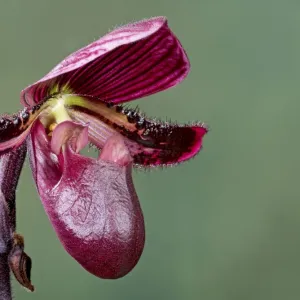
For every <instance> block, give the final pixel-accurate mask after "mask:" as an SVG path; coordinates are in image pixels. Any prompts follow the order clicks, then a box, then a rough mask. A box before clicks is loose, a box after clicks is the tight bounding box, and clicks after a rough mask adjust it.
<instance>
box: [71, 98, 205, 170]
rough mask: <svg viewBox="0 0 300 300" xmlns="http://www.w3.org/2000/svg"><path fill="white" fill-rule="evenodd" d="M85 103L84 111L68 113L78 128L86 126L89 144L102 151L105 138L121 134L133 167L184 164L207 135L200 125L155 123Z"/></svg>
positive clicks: (129, 112)
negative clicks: (78, 124) (132, 161)
mask: <svg viewBox="0 0 300 300" xmlns="http://www.w3.org/2000/svg"><path fill="white" fill-rule="evenodd" d="M85 102H86V106H85V107H79V106H73V107H72V106H70V107H69V108H68V113H69V114H70V116H71V117H72V119H73V120H75V121H76V122H78V123H80V124H83V125H84V124H86V122H88V123H89V140H90V141H91V142H92V143H93V144H95V145H96V146H97V147H98V148H99V149H102V148H103V146H104V145H105V143H106V141H107V140H108V138H110V137H111V136H113V135H115V134H116V133H119V134H121V135H122V136H123V138H124V140H125V143H126V145H127V147H128V148H129V149H130V153H131V156H132V157H133V158H134V163H135V164H137V165H141V166H159V165H173V164H176V163H180V162H183V161H185V160H188V159H190V158H192V157H194V156H195V155H196V154H197V153H198V152H199V151H200V149H201V147H202V139H203V137H204V135H205V134H206V133H207V128H206V126H205V125H204V124H203V123H196V124H194V125H178V124H172V123H167V122H165V123H163V122H157V121H155V120H151V119H146V118H145V116H144V115H143V114H141V113H139V112H137V111H134V110H131V109H122V110H120V107H119V109H116V107H111V108H107V107H106V106H103V104H101V103H100V102H97V103H92V102H90V101H88V100H86V101H85Z"/></svg>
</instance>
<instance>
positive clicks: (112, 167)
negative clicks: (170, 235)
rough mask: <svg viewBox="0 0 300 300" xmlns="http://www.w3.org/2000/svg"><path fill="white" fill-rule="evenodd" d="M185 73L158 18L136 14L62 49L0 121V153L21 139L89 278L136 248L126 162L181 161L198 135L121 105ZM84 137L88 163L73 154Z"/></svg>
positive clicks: (140, 224)
mask: <svg viewBox="0 0 300 300" xmlns="http://www.w3.org/2000/svg"><path fill="white" fill-rule="evenodd" d="M189 69H190V65H189V62H188V59H187V56H186V54H185V52H184V50H183V48H182V46H181V44H180V42H179V41H178V39H177V38H176V37H175V35H174V34H173V33H172V31H171V30H170V29H169V27H168V25H167V21H166V19H165V18H163V17H157V18H152V19H149V20H143V21H140V22H137V23H133V24H129V25H126V26H123V27H120V28H117V29H115V30H114V31H112V32H110V33H109V34H107V35H105V36H104V37H102V38H100V39H99V40H97V41H95V42H94V43H92V44H90V45H88V46H86V47H85V48H82V49H80V50H78V51H77V52H75V53H73V54H71V55H70V56H69V57H67V58H66V59H65V60H63V61H62V62H61V63H60V64H58V65H57V66H56V67H55V68H54V69H53V70H52V71H51V72H50V73H48V74H47V75H46V76H45V77H43V78H42V79H41V80H39V81H37V82H36V83H34V84H32V85H30V86H29V87H27V88H26V89H24V90H23V91H22V93H21V102H22V104H23V105H24V106H25V108H24V110H23V111H21V112H20V113H19V114H17V115H15V116H12V117H4V118H2V119H1V121H0V126H1V127H0V130H1V131H0V151H2V153H5V152H7V151H11V150H14V149H16V148H18V147H19V146H20V145H22V144H23V143H24V142H25V141H26V143H27V147H28V153H29V158H30V163H31V168H32V172H33V177H34V179H35V182H36V185H37V189H38V193H39V195H40V198H41V200H42V202H43V205H44V207H45V210H46V212H47V214H48V216H49V219H50V221H51V223H52V226H53V227H54V230H55V231H56V233H57V235H58V237H59V239H60V241H61V243H62V244H63V246H64V248H65V249H66V251H67V252H68V253H69V254H70V255H71V256H72V257H73V258H75V259H76V260H77V261H78V262H79V263H80V264H81V265H82V266H83V267H84V268H85V269H86V270H88V271H89V272H91V273H92V274H94V275H96V276H99V277H102V278H119V277H122V276H124V275H126V274H127V273H128V272H129V271H130V270H131V269H132V268H133V267H134V266H135V265H136V263H137V262H138V260H139V258H140V256H141V253H142V251H143V247H144V242H145V229H144V219H143V213H142V210H141V207H140V204H139V200H138V197H137V194H136V191H135V188H134V185H133V182H132V166H133V165H135V166H145V167H147V166H168V165H174V164H177V163H180V162H183V161H185V160H188V159H189V158H191V157H193V156H195V155H196V154H197V153H198V151H199V150H200V148H201V144H202V137H203V136H204V135H205V134H206V132H207V129H206V128H205V126H204V125H203V124H202V123H195V124H193V125H189V126H187V125H178V124H170V123H162V122H158V121H156V120H151V119H147V118H146V117H145V116H144V115H143V114H141V113H139V111H137V110H132V109H129V108H123V107H122V106H121V104H122V103H124V102H127V101H131V100H134V99H137V98H141V97H145V96H147V95H150V94H153V93H156V92H159V91H162V90H165V89H167V88H169V87H172V86H174V85H176V84H178V83H179V82H181V81H182V80H183V79H184V78H185V77H186V75H187V74H188V72H189ZM26 138H27V139H26ZM88 142H90V143H91V144H93V145H95V146H96V147H97V148H98V149H100V155H99V157H98V159H92V158H89V157H84V156H82V155H81V154H80V150H82V149H83V148H84V147H85V146H86V145H87V143H88Z"/></svg>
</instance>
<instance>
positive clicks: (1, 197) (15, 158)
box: [0, 143, 30, 300]
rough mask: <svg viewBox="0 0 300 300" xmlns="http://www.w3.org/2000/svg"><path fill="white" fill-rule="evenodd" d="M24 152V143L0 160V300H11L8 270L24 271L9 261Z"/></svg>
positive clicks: (13, 247)
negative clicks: (17, 189) (17, 190)
mask: <svg viewBox="0 0 300 300" xmlns="http://www.w3.org/2000/svg"><path fill="white" fill-rule="evenodd" d="M26 151H27V148H26V143H24V144H22V145H21V146H20V147H19V148H17V149H15V150H14V151H11V152H8V153H7V154H5V155H2V156H1V158H0V300H8V299H12V296H11V285H10V269H11V270H12V271H13V273H14V274H18V273H22V272H23V271H22V270H23V269H24V268H23V267H21V268H20V264H18V265H16V264H14V265H12V263H11V262H12V261H11V259H12V257H14V260H15V257H16V255H15V252H16V251H15V250H16V247H15V244H16V243H15V239H16V238H15V236H16V234H15V230H16V202H15V199H16V188H17V184H18V181H19V177H20V173H21V170H22V167H23V163H24V160H25V157H26ZM19 252H20V251H19ZM21 252H22V253H20V254H19V256H20V257H21V256H22V257H24V255H26V254H25V253H23V251H21ZM12 255H13V256H12ZM29 260H30V258H29ZM26 272H27V273H28V271H26Z"/></svg>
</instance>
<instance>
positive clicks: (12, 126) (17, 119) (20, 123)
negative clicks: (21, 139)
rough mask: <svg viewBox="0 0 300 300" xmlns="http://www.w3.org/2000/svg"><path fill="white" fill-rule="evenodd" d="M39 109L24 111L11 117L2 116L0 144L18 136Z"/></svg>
mask: <svg viewBox="0 0 300 300" xmlns="http://www.w3.org/2000/svg"><path fill="white" fill-rule="evenodd" d="M38 109H39V107H38V108H37V107H34V108H32V109H24V110H22V111H21V112H19V113H18V114H16V115H13V116H3V117H1V118H0V142H5V141H8V140H10V139H12V138H14V137H17V136H19V135H20V134H21V133H22V132H24V131H25V130H26V129H27V128H28V126H29V125H30V123H31V122H30V117H31V116H32V117H33V116H34V114H35V112H36V111H37V110H38Z"/></svg>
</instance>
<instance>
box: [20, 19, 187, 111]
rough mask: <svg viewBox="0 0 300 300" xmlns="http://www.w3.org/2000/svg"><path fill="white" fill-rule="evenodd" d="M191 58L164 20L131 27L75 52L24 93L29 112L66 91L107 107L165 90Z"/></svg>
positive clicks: (184, 71)
mask: <svg viewBox="0 0 300 300" xmlns="http://www.w3.org/2000/svg"><path fill="white" fill-rule="evenodd" d="M189 68H190V66H189V61H188V58H187V56H186V54H185V52H184V50H183V48H182V46H181V44H180V42H179V41H178V39H177V38H176V36H175V35H174V34H173V32H172V31H171V30H170V29H169V27H168V24H167V20H166V19H165V18H164V17H156V18H152V19H148V20H143V21H140V22H136V23H132V24H128V25H125V26H122V27H120V28H117V29H115V30H113V31H112V32H110V33H108V34H107V35H105V36H104V37H102V38H100V39H99V40H97V41H95V42H93V43H91V44H90V45H88V46H86V47H84V48H82V49H80V50H78V51H76V52H74V53H73V54H71V55H70V56H68V57H67V58H66V59H65V60H63V61H62V62H61V63H60V64H58V65H57V66H56V67H55V68H54V69H53V70H52V71H51V72H50V73H48V74H47V75H46V76H45V77H43V78H42V79H41V80H39V81H37V82H36V83H34V84H33V85H30V86H28V87H27V88H26V89H24V90H23V91H22V93H21V102H22V104H23V105H25V106H34V105H35V104H37V103H40V102H41V101H42V100H43V99H44V98H45V97H46V96H47V95H49V93H51V92H52V91H53V86H57V85H58V87H56V89H55V90H56V91H59V90H60V89H63V88H66V87H67V89H68V90H71V91H72V93H75V94H80V95H89V96H92V97H94V98H96V99H100V100H102V101H104V102H109V103H121V102H126V101H130V100H134V99H137V98H141V97H144V96H147V95H150V94H153V93H156V92H159V91H161V90H165V89H167V88H169V87H171V86H174V85H176V84H178V83H179V82H180V81H182V80H183V79H184V78H185V76H186V75H187V74H188V72H189Z"/></svg>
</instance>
